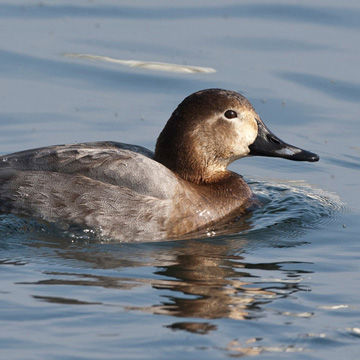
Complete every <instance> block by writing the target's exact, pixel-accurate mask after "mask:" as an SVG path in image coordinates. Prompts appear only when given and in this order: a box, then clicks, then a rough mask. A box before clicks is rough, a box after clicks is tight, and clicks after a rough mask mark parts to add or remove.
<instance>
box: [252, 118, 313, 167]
mask: <svg viewBox="0 0 360 360" xmlns="http://www.w3.org/2000/svg"><path fill="white" fill-rule="evenodd" d="M256 121H257V123H258V135H257V137H256V139H255V141H254V142H253V143H252V144H251V145H250V146H249V149H250V153H249V155H254V156H257V155H258V156H271V157H281V158H284V159H289V160H296V161H311V162H313V161H319V155H317V154H315V153H312V152H310V151H307V150H303V149H300V148H298V147H296V146H292V145H289V144H287V143H285V142H284V141H282V140H280V139H279V138H278V137H277V136H275V135H274V134H273V133H272V132H271V131H270V130H269V129H268V128H267V127H266V126H265V124H264V123H263V122H262V121H259V120H256Z"/></svg>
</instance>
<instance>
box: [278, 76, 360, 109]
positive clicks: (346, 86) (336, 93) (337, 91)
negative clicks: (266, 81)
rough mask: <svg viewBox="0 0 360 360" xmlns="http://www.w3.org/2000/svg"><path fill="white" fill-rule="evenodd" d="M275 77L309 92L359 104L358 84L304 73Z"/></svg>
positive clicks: (359, 85)
mask: <svg viewBox="0 0 360 360" xmlns="http://www.w3.org/2000/svg"><path fill="white" fill-rule="evenodd" d="M277 75H278V77H280V78H281V79H285V80H288V81H291V82H293V83H296V84H298V85H302V86H305V87H307V88H309V89H311V90H317V91H319V92H321V93H323V94H325V95H328V96H330V97H332V98H336V99H340V100H344V101H349V102H355V103H359V102H360V84H358V83H351V82H348V81H341V80H336V79H335V78H330V77H325V76H319V75H313V74H304V73H302V74H300V73H291V72H280V73H278V74H277Z"/></svg>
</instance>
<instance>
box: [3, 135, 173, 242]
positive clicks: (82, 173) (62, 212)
mask: <svg viewBox="0 0 360 360" xmlns="http://www.w3.org/2000/svg"><path fill="white" fill-rule="evenodd" d="M152 156H153V153H152V152H151V151H149V150H147V149H145V148H142V147H140V146H133V145H128V144H122V143H115V142H96V143H86V144H74V145H60V146H52V147H44V148H39V149H34V150H28V151H23V152H18V153H14V154H10V155H6V156H3V157H0V211H2V212H6V213H13V214H17V215H22V216H31V217H36V218H41V219H44V220H47V221H55V222H69V223H77V224H83V225H86V226H90V227H94V228H98V229H99V228H100V229H102V230H103V235H105V236H109V237H115V238H118V239H120V240H125V241H134V240H137V239H141V237H142V236H145V237H146V236H149V234H152V235H151V236H153V237H154V238H156V237H160V236H161V237H163V236H164V232H165V230H164V229H163V228H162V226H161V225H159V224H164V223H165V222H166V221H165V220H166V219H167V218H168V217H169V212H170V211H171V199H172V197H173V195H174V191H175V188H176V186H177V182H178V179H177V176H176V175H175V174H174V173H172V172H171V171H170V170H168V169H167V168H166V167H164V166H163V165H162V164H160V163H158V162H156V161H154V160H153V159H152ZM154 218H156V219H154Z"/></svg>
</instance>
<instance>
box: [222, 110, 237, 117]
mask: <svg viewBox="0 0 360 360" xmlns="http://www.w3.org/2000/svg"><path fill="white" fill-rule="evenodd" d="M225 117H226V118H227V119H234V118H236V117H237V113H236V111H234V110H227V111H225Z"/></svg>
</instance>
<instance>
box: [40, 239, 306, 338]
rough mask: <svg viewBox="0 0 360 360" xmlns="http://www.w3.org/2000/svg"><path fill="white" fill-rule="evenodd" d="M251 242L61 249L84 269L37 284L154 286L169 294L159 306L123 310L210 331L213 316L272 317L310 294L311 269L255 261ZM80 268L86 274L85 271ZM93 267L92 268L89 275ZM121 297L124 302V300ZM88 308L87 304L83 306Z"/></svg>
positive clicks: (213, 326)
mask: <svg viewBox="0 0 360 360" xmlns="http://www.w3.org/2000/svg"><path fill="white" fill-rule="evenodd" d="M39 244H40V243H39V242H38V243H37V246H39ZM247 244H248V240H247V239H246V237H244V236H242V237H240V236H239V237H238V238H234V239H231V240H225V241H221V240H215V241H210V240H206V241H202V240H194V241H192V240H190V241H182V242H172V243H165V244H133V245H119V244H117V245H105V244H97V245H96V246H95V245H82V246H69V247H67V248H66V247H65V248H62V249H59V248H57V249H56V252H57V256H59V257H60V258H61V259H62V261H65V262H66V263H67V265H68V263H69V261H70V262H73V261H74V260H76V269H77V271H76V272H51V273H49V272H46V273H45V274H46V275H47V276H48V278H47V279H45V280H41V281H38V282H36V284H44V285H45V284H47V285H76V286H91V287H103V288H107V289H118V290H120V291H129V290H132V289H134V288H136V287H139V286H143V285H151V287H152V288H153V289H156V290H159V291H160V292H162V293H160V294H159V296H158V297H157V298H156V299H158V300H157V302H156V303H153V304H150V305H149V304H148V302H147V301H148V300H147V299H143V298H141V299H139V301H137V303H136V305H133V306H128V305H126V306H123V305H122V304H121V303H120V304H119V306H122V307H123V308H125V309H126V310H127V311H145V312H149V313H152V314H159V315H167V316H174V317H177V318H191V320H187V321H183V322H182V321H175V322H174V323H172V324H169V325H168V327H169V328H171V329H173V330H186V331H189V332H195V333H199V334H206V333H208V332H209V331H212V330H216V323H212V322H211V321H209V320H211V319H218V318H230V319H241V320H244V319H254V318H258V317H261V316H264V315H265V311H266V308H267V307H268V306H269V305H268V304H269V303H271V302H273V301H275V300H276V299H278V298H283V297H286V296H289V295H290V294H293V293H294V292H297V291H302V290H306V291H308V289H307V288H305V287H303V285H302V281H301V279H302V277H303V276H304V275H303V274H304V273H306V272H307V271H306V267H307V266H306V265H304V264H303V263H297V264H296V263H294V262H283V263H273V262H266V263H249V262H247V261H246V259H245V257H244V256H243V253H242V248H246V246H247ZM43 246H50V247H51V246H54V247H55V248H56V245H55V243H52V244H51V243H49V242H48V243H47V245H45V243H43ZM81 267H83V268H84V269H83V270H84V271H81V272H79V269H81ZM86 268H88V269H89V268H90V269H91V271H86ZM139 268H148V269H146V274H147V275H146V276H144V277H139V276H132V275H131V274H138V273H139V271H138V269H139ZM99 269H100V270H102V271H101V273H104V270H108V269H112V271H111V272H112V276H106V275H99V272H98V270H99ZM113 270H115V274H114V271H113ZM117 270H120V271H121V274H122V276H117V273H116V271H117ZM105 274H106V273H105ZM119 275H120V274H119ZM169 290H170V292H169ZM70 293H71V292H70ZM36 298H37V299H39V300H42V301H48V302H52V303H54V302H57V303H62V304H74V303H77V304H79V301H80V300H78V299H76V298H75V299H74V298H71V297H69V298H61V297H56V298H54V297H52V296H49V295H44V296H38V295H37V297H36ZM118 299H119V302H121V295H120V296H119V297H118ZM81 304H87V303H86V302H84V301H82V302H81ZM89 304H93V303H92V302H89ZM97 304H98V303H97ZM104 304H105V301H104ZM194 318H195V320H194ZM200 319H207V321H205V322H204V321H203V320H200Z"/></svg>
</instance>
